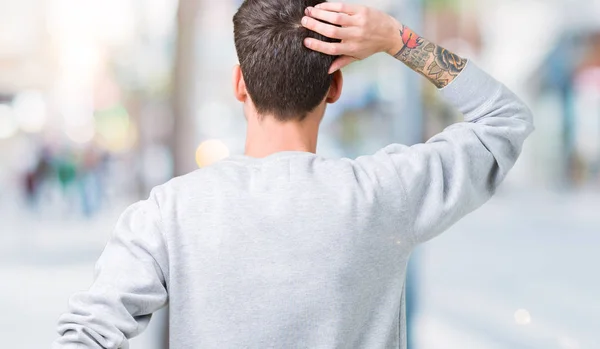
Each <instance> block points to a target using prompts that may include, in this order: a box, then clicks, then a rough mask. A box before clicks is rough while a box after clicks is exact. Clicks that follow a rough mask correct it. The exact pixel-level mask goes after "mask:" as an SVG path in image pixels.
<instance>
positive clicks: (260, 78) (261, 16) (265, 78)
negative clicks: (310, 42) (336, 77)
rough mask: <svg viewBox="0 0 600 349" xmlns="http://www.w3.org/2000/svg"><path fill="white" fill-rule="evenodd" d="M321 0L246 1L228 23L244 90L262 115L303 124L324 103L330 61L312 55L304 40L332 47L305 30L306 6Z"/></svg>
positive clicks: (322, 38)
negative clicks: (314, 40)
mask: <svg viewBox="0 0 600 349" xmlns="http://www.w3.org/2000/svg"><path fill="white" fill-rule="evenodd" d="M322 2H325V1H323V0H245V1H244V3H243V4H242V6H241V7H240V9H239V10H238V12H237V13H236V14H235V16H234V18H233V23H234V35H235V46H236V50H237V54H238V58H239V61H240V66H241V69H242V74H243V76H244V81H245V82H246V88H247V90H248V93H249V94H250V97H251V98H252V101H253V102H254V105H255V106H256V109H257V111H258V113H259V114H261V115H273V116H274V117H275V118H277V119H278V120H280V121H290V120H298V121H302V120H303V119H304V118H306V116H307V114H308V113H309V112H311V111H312V110H314V109H315V108H316V107H317V106H318V105H319V104H320V103H321V102H322V101H323V99H324V98H325V96H326V95H327V92H328V90H329V87H330V86H331V81H332V76H331V75H329V74H328V70H329V67H330V66H331V64H332V63H333V60H334V59H335V57H333V56H329V55H326V54H322V53H319V52H315V51H312V50H310V49H308V48H306V47H305V46H304V44H303V42H304V39H305V38H306V37H313V38H317V39H319V40H323V41H329V42H331V41H333V40H331V39H328V38H325V37H323V36H321V35H319V34H317V33H315V32H312V31H310V30H308V29H306V28H304V27H303V26H302V25H301V23H300V21H301V20H302V17H303V16H304V10H305V9H306V8H307V7H308V6H315V5H317V4H320V3H322Z"/></svg>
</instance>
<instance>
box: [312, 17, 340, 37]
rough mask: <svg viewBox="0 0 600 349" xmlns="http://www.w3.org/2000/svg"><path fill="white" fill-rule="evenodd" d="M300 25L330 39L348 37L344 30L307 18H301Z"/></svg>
mask: <svg viewBox="0 0 600 349" xmlns="http://www.w3.org/2000/svg"><path fill="white" fill-rule="evenodd" d="M302 25H303V26H304V27H305V28H307V29H310V30H312V31H314V32H317V33H319V34H321V35H323V36H326V37H328V38H331V39H346V38H347V37H348V33H347V32H346V30H345V29H344V28H340V27H336V26H335V25H331V24H326V23H323V22H321V21H318V20H316V19H314V18H311V17H308V16H304V18H302Z"/></svg>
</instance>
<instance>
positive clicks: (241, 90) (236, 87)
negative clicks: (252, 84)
mask: <svg viewBox="0 0 600 349" xmlns="http://www.w3.org/2000/svg"><path fill="white" fill-rule="evenodd" d="M232 75H233V79H232V82H233V93H234V94H235V98H236V99H237V100H238V101H240V102H242V103H245V102H246V100H247V99H248V90H246V82H245V81H244V75H243V74H242V68H241V67H240V65H239V64H236V65H235V67H233V74H232Z"/></svg>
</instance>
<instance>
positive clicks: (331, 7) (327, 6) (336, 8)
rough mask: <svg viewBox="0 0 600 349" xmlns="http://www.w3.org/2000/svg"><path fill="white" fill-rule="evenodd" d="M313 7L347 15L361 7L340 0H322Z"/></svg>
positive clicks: (352, 13) (358, 10) (354, 12)
mask: <svg viewBox="0 0 600 349" xmlns="http://www.w3.org/2000/svg"><path fill="white" fill-rule="evenodd" d="M315 8H318V9H321V10H326V11H333V12H340V13H345V14H347V15H355V14H357V13H358V12H360V9H361V7H360V6H358V5H352V4H344V3H341V2H322V3H320V4H318V5H317V6H315Z"/></svg>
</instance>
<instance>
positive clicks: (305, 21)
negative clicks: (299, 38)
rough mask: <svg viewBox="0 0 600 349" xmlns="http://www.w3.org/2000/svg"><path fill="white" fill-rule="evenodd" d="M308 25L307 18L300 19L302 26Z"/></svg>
mask: <svg viewBox="0 0 600 349" xmlns="http://www.w3.org/2000/svg"><path fill="white" fill-rule="evenodd" d="M306 23H308V17H302V24H303V25H306Z"/></svg>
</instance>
